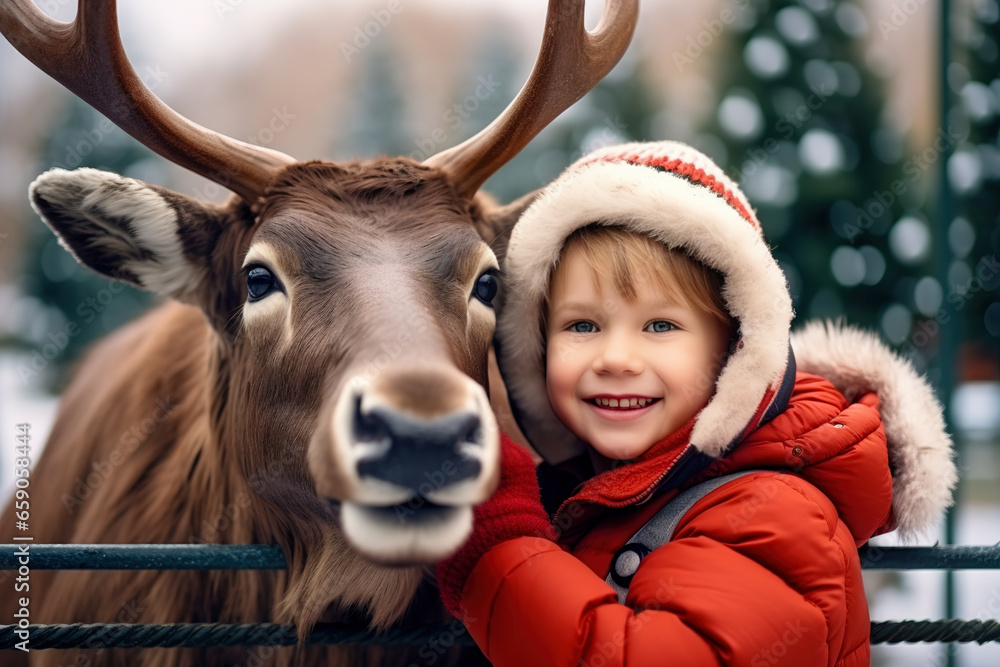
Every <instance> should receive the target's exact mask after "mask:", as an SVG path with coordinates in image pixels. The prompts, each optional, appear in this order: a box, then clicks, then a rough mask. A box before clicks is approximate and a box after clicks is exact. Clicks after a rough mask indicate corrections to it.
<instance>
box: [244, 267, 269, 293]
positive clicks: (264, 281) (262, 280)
mask: <svg viewBox="0 0 1000 667" xmlns="http://www.w3.org/2000/svg"><path fill="white" fill-rule="evenodd" d="M273 288H274V276H273V275H271V272H270V271H268V270H267V269H265V268H264V267H263V266H257V267H254V268H252V269H250V270H249V271H248V272H247V294H249V295H250V300H251V301H256V300H257V299H262V298H264V297H265V296H267V294H268V293H269V292H270V291H271V290H272V289H273Z"/></svg>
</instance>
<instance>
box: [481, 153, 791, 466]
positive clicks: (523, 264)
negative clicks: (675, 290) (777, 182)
mask: <svg viewBox="0 0 1000 667" xmlns="http://www.w3.org/2000/svg"><path fill="white" fill-rule="evenodd" d="M594 223H598V224H604V225H614V226H620V227H623V228H625V229H628V230H630V231H633V232H637V233H641V234H646V235H648V236H650V237H652V238H653V239H655V240H657V241H660V242H661V243H663V244H665V245H667V246H669V247H671V248H678V249H681V250H683V251H684V252H686V253H688V254H689V255H690V256H691V257H693V258H694V259H696V260H698V261H700V262H702V263H704V264H705V265H707V266H709V267H711V268H713V269H715V270H717V271H718V272H719V273H721V274H722V276H723V289H722V300H723V303H724V304H725V306H726V309H727V311H728V312H729V314H730V315H731V316H732V317H733V318H734V319H735V320H736V322H737V323H738V326H739V337H740V340H739V344H738V345H737V346H735V348H734V350H733V352H732V354H730V356H729V359H728V360H727V361H726V363H725V365H724V366H723V368H722V371H721V372H720V374H719V378H718V381H717V383H716V391H715V395H714V396H713V398H712V399H711V401H710V402H709V403H708V405H707V406H706V407H705V408H704V409H703V410H702V411H701V413H700V414H699V415H698V417H697V421H696V422H695V426H694V430H693V431H692V433H691V444H692V445H694V446H695V448H696V449H697V450H699V451H700V452H701V453H703V454H705V455H707V456H709V457H712V458H717V457H719V456H721V455H722V454H724V453H725V452H726V451H727V450H728V448H729V447H730V446H731V445H732V444H733V443H735V442H738V441H739V440H740V439H741V438H742V437H743V436H744V435H745V434H747V433H749V432H750V431H752V430H753V429H754V428H756V427H757V426H758V425H759V424H760V423H762V422H764V421H767V420H769V419H771V418H772V417H773V416H775V415H776V414H777V413H779V412H780V411H781V410H782V409H784V406H785V404H786V403H787V400H788V396H789V394H790V392H791V388H792V384H793V381H794V376H795V363H794V360H793V358H792V356H791V352H790V348H789V327H790V325H791V321H792V315H793V312H792V301H791V298H790V296H789V294H788V286H787V283H786V282H785V276H784V274H783V273H782V271H781V269H780V268H779V267H778V264H777V263H776V262H775V261H774V258H773V257H772V256H771V251H770V249H769V248H768V246H767V244H766V243H765V241H764V238H763V235H762V233H761V228H760V223H759V222H758V221H757V217H756V215H755V214H754V211H753V209H752V208H751V207H750V204H749V202H748V201H747V199H746V197H745V196H744V195H743V193H742V192H740V190H739V188H737V187H736V185H735V184H734V183H733V182H732V181H731V180H730V179H729V178H727V177H726V175H725V173H723V171H722V170H721V169H720V168H719V167H718V166H717V165H716V164H715V163H713V162H712V161H711V160H710V159H709V158H708V157H706V156H705V155H703V154H702V153H699V152H698V151H696V150H694V149H693V148H691V147H690V146H686V145H684V144H680V143H676V142H672V141H662V142H655V143H633V144H625V145H622V146H613V147H611V148H606V149H603V150H600V151H597V152H595V153H592V154H590V155H587V156H585V157H584V158H582V159H580V160H578V161H577V162H576V163H574V164H573V165H571V166H570V167H569V168H568V169H566V171H565V172H563V174H562V175H560V176H559V178H557V179H556V180H555V181H553V182H552V183H551V184H550V185H549V186H548V187H546V188H545V189H544V190H543V191H542V193H541V195H540V196H539V197H538V198H537V199H536V200H535V202H534V203H533V204H532V205H531V207H530V208H528V210H527V211H525V213H524V215H523V216H522V217H521V219H520V220H519V221H518V222H517V224H516V225H515V226H514V230H513V232H512V235H511V239H510V245H509V246H508V249H507V255H506V260H505V265H504V274H505V291H506V292H507V294H508V295H509V296H508V297H507V301H506V303H505V304H504V307H503V311H502V312H501V313H500V320H499V323H498V325H497V337H496V343H497V357H498V360H499V364H500V371H501V373H502V374H503V377H504V381H505V383H506V385H507V392H508V394H509V396H510V401H511V406H512V408H513V409H514V415H515V417H516V418H517V420H518V423H519V425H520V426H521V429H522V430H523V431H524V434H525V436H527V438H528V440H530V441H531V444H532V445H533V446H534V447H535V449H536V450H537V451H538V452H539V453H540V454H541V455H542V456H543V457H545V459H546V460H547V461H548V462H549V463H553V464H556V463H561V462H563V461H566V460H567V459H570V458H572V457H574V456H576V455H577V454H580V453H583V452H584V451H585V445H584V443H583V442H582V441H580V440H579V439H578V438H577V437H576V436H574V435H573V433H571V432H570V431H569V430H568V429H567V428H566V427H565V426H563V425H562V423H561V422H560V421H559V419H558V418H557V417H556V416H555V413H553V411H552V408H551V407H550V405H549V401H548V396H547V392H546V388H545V341H544V339H543V335H542V331H541V328H540V322H541V319H540V316H541V309H542V307H543V304H544V296H545V293H546V291H547V290H548V288H549V281H550V277H551V275H552V271H553V269H554V268H555V266H556V264H557V262H558V260H559V257H560V255H561V253H562V249H563V245H564V244H565V241H566V239H567V237H569V235H570V234H572V233H573V232H574V231H575V230H577V229H579V228H580V227H584V226H586V225H589V224H594Z"/></svg>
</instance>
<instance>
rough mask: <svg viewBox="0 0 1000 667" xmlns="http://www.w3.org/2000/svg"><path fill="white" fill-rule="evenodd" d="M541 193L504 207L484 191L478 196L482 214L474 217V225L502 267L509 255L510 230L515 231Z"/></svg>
mask: <svg viewBox="0 0 1000 667" xmlns="http://www.w3.org/2000/svg"><path fill="white" fill-rule="evenodd" d="M539 192H541V190H535V191H534V192H530V193H528V194H526V195H524V196H523V197H521V198H520V199H517V200H515V201H512V202H511V203H509V204H506V205H504V206H498V205H497V204H496V202H495V201H494V200H493V198H492V197H490V196H489V195H487V194H485V193H484V192H482V191H480V192H479V193H477V194H476V203H477V204H478V205H479V209H480V210H481V211H482V213H481V214H480V215H478V216H474V218H473V223H472V224H473V226H475V228H476V231H477V232H479V236H481V237H482V239H483V240H484V241H486V242H487V243H489V244H490V248H491V249H492V250H493V253H494V254H495V255H496V256H497V259H499V260H500V263H501V265H502V264H503V258H504V255H506V254H507V243H508V241H510V230H511V229H513V227H514V223H516V222H517V221H518V219H519V218H520V217H521V214H522V213H524V211H525V209H527V208H528V207H529V206H531V203H532V202H533V201H535V197H537V196H538V193H539Z"/></svg>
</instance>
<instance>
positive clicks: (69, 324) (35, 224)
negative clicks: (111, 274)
mask: <svg viewBox="0 0 1000 667" xmlns="http://www.w3.org/2000/svg"><path fill="white" fill-rule="evenodd" d="M160 162H161V161H160V159H159V158H157V157H155V156H153V154H152V153H151V152H150V151H149V150H147V149H146V148H144V147H142V146H140V145H139V144H138V143H137V142H135V141H134V140H132V139H131V138H130V137H128V136H127V135H126V134H125V133H124V132H123V131H122V130H120V129H118V128H117V127H115V126H114V125H113V124H112V123H111V121H109V120H107V119H106V118H105V117H104V116H102V115H100V114H98V113H97V112H96V111H94V110H93V109H92V108H91V107H90V106H88V105H87V104H86V103H84V102H81V101H80V100H79V99H77V98H76V97H71V98H69V102H68V103H67V108H66V113H65V115H64V117H63V118H62V120H61V122H60V123H59V124H58V126H57V127H56V128H54V129H53V131H52V132H51V134H50V137H49V139H48V141H47V142H46V144H45V148H44V153H43V158H42V162H41V165H40V169H39V171H42V170H44V169H47V168H51V167H60V168H63V169H75V168H77V167H95V168H98V169H103V170H106V171H112V172H115V173H119V174H123V175H125V176H132V177H135V178H140V179H144V180H149V181H151V182H154V183H158V182H163V174H162V173H161V171H160V169H161V167H160ZM26 227H27V228H28V229H30V230H31V232H30V236H29V239H28V242H27V244H26V253H27V256H28V259H27V261H26V266H25V272H24V275H23V277H22V279H21V285H20V289H21V292H22V293H23V294H24V295H25V297H26V298H25V299H24V300H22V302H21V308H22V309H23V310H24V312H23V313H22V314H21V315H20V316H19V317H18V321H20V322H21V323H22V327H21V332H20V334H19V339H20V340H19V342H20V343H21V345H22V346H24V347H26V348H28V349H29V350H30V354H29V358H28V360H27V361H25V362H24V363H22V364H20V365H19V367H18V369H17V370H18V373H19V374H20V376H21V379H22V381H23V382H24V383H25V384H26V385H31V386H36V387H46V388H49V389H54V388H57V387H58V386H59V385H61V384H62V383H63V381H64V380H65V379H66V378H65V370H66V368H67V366H68V364H70V363H71V362H72V361H74V360H75V359H76V358H77V357H78V356H79V354H80V352H81V351H82V350H83V348H84V347H85V346H87V345H88V344H89V343H91V342H92V341H94V340H96V339H98V338H101V337H102V336H104V335H105V334H107V333H108V332H110V331H112V330H114V329H115V328H117V327H118V326H120V325H121V324H123V323H124V322H127V321H128V320H130V319H132V318H134V317H136V316H137V315H138V314H140V313H141V312H143V311H144V310H145V309H146V308H148V307H149V305H150V304H151V303H152V302H153V299H152V297H151V296H150V295H149V294H147V293H145V292H140V291H139V290H136V289H134V288H132V287H129V286H127V285H124V284H122V283H120V282H118V281H115V280H111V279H108V278H105V277H103V276H100V275H98V274H96V273H95V272H93V271H91V270H89V269H87V268H84V267H83V266H81V265H80V264H78V263H77V261H76V260H75V259H74V258H73V256H72V255H70V254H69V252H67V251H66V250H65V249H64V248H63V247H62V246H61V245H59V242H58V240H57V239H56V237H55V235H54V234H53V233H52V231H51V230H49V229H48V228H47V227H46V226H45V225H44V224H43V223H42V222H41V220H40V219H38V217H37V216H32V219H31V220H28V221H26Z"/></svg>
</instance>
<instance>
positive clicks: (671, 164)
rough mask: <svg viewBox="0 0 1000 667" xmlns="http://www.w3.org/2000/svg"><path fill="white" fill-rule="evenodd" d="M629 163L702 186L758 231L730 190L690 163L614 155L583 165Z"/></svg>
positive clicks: (755, 220)
mask: <svg viewBox="0 0 1000 667" xmlns="http://www.w3.org/2000/svg"><path fill="white" fill-rule="evenodd" d="M622 160H624V161H626V162H630V163H632V164H637V165H642V166H646V167H662V168H663V169H666V170H667V171H669V172H672V173H675V174H677V175H678V176H683V177H685V178H687V179H688V180H690V181H693V182H695V183H699V184H701V185H704V186H706V187H708V188H709V189H711V190H712V192H714V193H715V194H717V195H719V196H720V197H722V198H723V199H725V200H726V203H728V204H729V205H730V206H732V207H733V208H734V209H736V212H737V213H739V214H740V216H741V217H742V218H743V219H744V220H746V221H747V222H749V223H750V224H751V225H753V226H754V229H756V230H757V231H760V223H759V222H758V221H757V218H756V217H755V216H754V215H753V214H752V213H751V212H750V211H748V210H747V208H746V207H745V206H744V205H743V202H741V201H740V200H739V198H737V197H736V196H735V195H734V194H733V193H732V191H731V190H729V189H728V188H727V187H726V186H725V185H724V184H723V183H722V182H720V181H719V180H718V179H716V178H715V176H713V175H712V174H709V173H706V172H705V170H704V169H699V168H697V167H695V166H694V165H693V164H691V163H690V162H685V161H683V160H681V159H680V158H674V159H670V158H668V157H653V158H650V157H642V156H640V155H635V154H633V155H616V156H604V157H600V158H595V159H594V160H592V161H591V162H586V163H584V164H590V163H592V162H620V161H622Z"/></svg>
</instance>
